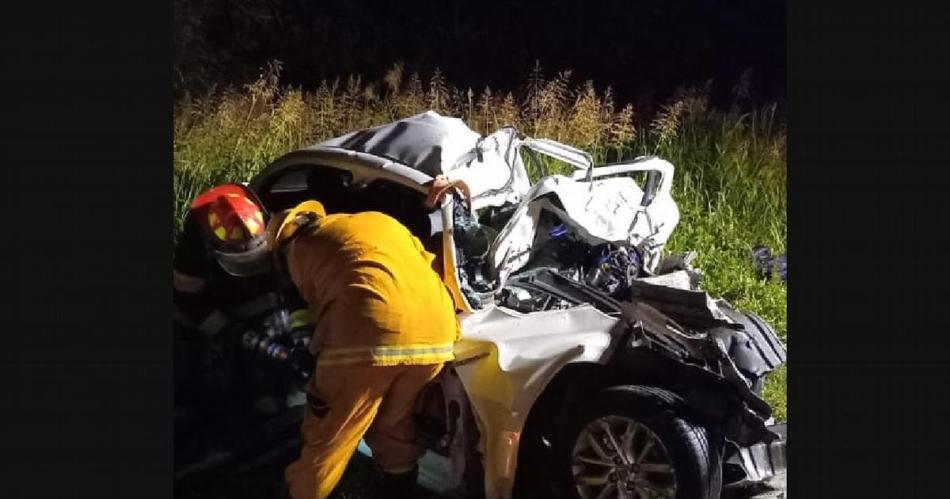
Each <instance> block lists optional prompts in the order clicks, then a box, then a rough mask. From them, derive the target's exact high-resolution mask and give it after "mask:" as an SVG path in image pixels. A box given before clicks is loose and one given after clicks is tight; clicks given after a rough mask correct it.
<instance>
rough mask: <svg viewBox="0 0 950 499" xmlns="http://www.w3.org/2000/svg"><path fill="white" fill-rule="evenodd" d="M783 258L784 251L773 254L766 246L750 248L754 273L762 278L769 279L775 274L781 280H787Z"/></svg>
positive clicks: (784, 255) (784, 257) (784, 256)
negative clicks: (777, 254)
mask: <svg viewBox="0 0 950 499" xmlns="http://www.w3.org/2000/svg"><path fill="white" fill-rule="evenodd" d="M785 260H786V254H785V253H782V254H781V255H779V256H773V255H772V250H770V249H769V248H768V247H766V246H756V247H754V248H752V265H753V266H755V272H756V274H758V276H759V277H760V278H762V279H771V278H772V276H773V275H776V276H778V278H779V279H780V280H781V281H782V282H788V281H787V280H786V273H785Z"/></svg>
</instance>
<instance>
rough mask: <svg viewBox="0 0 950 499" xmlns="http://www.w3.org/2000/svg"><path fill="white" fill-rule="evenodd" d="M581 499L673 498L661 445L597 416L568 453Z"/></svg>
mask: <svg viewBox="0 0 950 499" xmlns="http://www.w3.org/2000/svg"><path fill="white" fill-rule="evenodd" d="M571 469H572V472H573V475H574V485H575V487H576V488H577V493H578V494H579V495H580V497H581V498H582V499H674V498H675V497H676V473H675V471H676V470H675V468H674V467H673V463H672V461H671V460H670V457H669V453H668V452H667V450H666V446H664V445H663V442H662V441H661V440H660V438H659V437H658V436H657V435H656V434H655V433H653V431H651V430H650V429H649V428H648V427H647V426H646V425H644V424H642V423H640V422H638V421H636V420H634V419H633V418H629V417H627V416H614V415H611V416H603V417H600V418H597V419H595V420H593V421H591V422H590V423H588V424H587V426H585V427H584V429H583V430H581V432H580V435H578V437H577V440H576V441H575V443H574V449H573V451H572V453H571Z"/></svg>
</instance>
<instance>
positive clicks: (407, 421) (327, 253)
mask: <svg viewBox="0 0 950 499" xmlns="http://www.w3.org/2000/svg"><path fill="white" fill-rule="evenodd" d="M268 234H269V238H270V239H271V241H272V246H271V248H273V249H274V250H275V257H276V258H277V259H278V262H284V263H285V264H286V270H287V272H288V273H289V274H290V277H291V280H292V281H293V282H294V284H295V285H296V286H297V288H298V289H299V290H300V293H301V296H302V297H303V298H304V300H306V302H307V304H308V308H309V311H310V314H311V318H312V320H313V323H314V324H316V327H315V330H314V334H313V339H312V340H311V342H310V350H311V352H312V353H313V354H314V355H316V356H317V360H316V366H315V368H314V372H313V375H312V376H311V378H310V382H309V384H308V387H307V391H308V393H309V396H308V405H309V408H308V410H307V411H305V415H304V420H303V425H302V430H301V433H302V438H303V445H302V449H301V452H300V457H299V458H298V459H297V460H296V461H295V462H293V463H292V464H291V465H290V466H288V467H287V469H286V471H285V474H284V476H285V480H286V482H287V485H288V488H289V493H290V496H291V497H292V498H293V499H313V498H319V499H322V498H324V497H327V496H328V495H329V494H330V493H331V492H332V491H333V489H334V487H336V485H337V483H338V482H339V480H340V477H341V475H342V474H343V470H344V469H345V468H346V465H347V463H348V462H349V459H350V457H351V456H352V455H353V453H354V452H355V450H356V447H357V446H358V444H359V442H360V440H361V439H362V438H364V436H365V439H366V443H367V444H368V445H369V447H370V448H371V450H372V451H373V456H374V458H375V459H376V461H377V463H378V464H379V465H380V467H381V468H382V469H383V472H384V488H385V490H386V493H387V497H410V494H411V492H410V491H411V490H412V489H413V488H414V487H415V482H416V476H417V460H418V459H419V458H420V457H421V456H422V454H423V452H424V450H423V449H421V448H420V447H419V446H418V445H416V444H415V442H414V438H413V437H414V428H413V422H412V412H413V407H414V405H415V401H416V398H417V396H418V395H419V393H420V392H421V391H422V389H423V388H424V387H425V386H426V384H427V383H429V382H430V381H432V379H433V378H435V376H436V375H437V374H438V373H439V371H440V369H441V368H442V365H443V363H444V362H446V361H449V360H451V359H452V358H453V353H452V351H453V345H454V342H455V340H457V339H458V334H459V326H458V322H457V320H456V317H455V305H454V303H453V301H452V298H451V297H450V296H449V294H448V291H447V290H446V288H445V286H444V285H443V283H442V280H441V279H440V278H439V276H438V274H436V272H435V271H434V270H433V269H432V267H431V264H432V261H433V259H434V258H435V257H434V255H432V254H431V253H428V252H427V251H426V250H425V249H424V248H423V246H422V243H421V242H420V241H419V240H418V239H417V238H416V237H415V236H413V235H412V233H410V232H409V230H408V229H407V228H406V227H404V226H403V225H402V224H400V223H399V222H398V221H396V220H395V219H394V218H392V217H390V216H388V215H385V214H383V213H379V212H363V213H356V214H343V213H340V214H331V215H327V214H326V212H325V211H324V208H323V205H322V204H320V203H319V202H317V201H306V202H303V203H301V204H300V205H298V206H297V207H295V208H294V209H292V210H290V211H289V212H287V213H286V214H284V215H283V216H276V217H274V219H273V221H272V222H271V224H269V227H268Z"/></svg>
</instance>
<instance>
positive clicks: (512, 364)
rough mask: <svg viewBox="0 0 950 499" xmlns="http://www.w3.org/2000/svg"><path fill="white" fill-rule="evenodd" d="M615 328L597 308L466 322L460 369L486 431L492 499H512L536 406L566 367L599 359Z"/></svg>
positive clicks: (486, 313)
mask: <svg viewBox="0 0 950 499" xmlns="http://www.w3.org/2000/svg"><path fill="white" fill-rule="evenodd" d="M616 321H617V319H614V318H612V317H608V316H607V315H605V314H603V313H602V312H600V311H599V310H597V309H595V308H594V307H592V306H590V305H581V306H578V307H575V308H572V309H569V310H551V311H547V312H537V313H532V314H522V313H519V312H517V311H514V310H510V309H507V308H504V307H493V308H489V309H485V310H480V311H478V312H475V313H473V314H470V315H468V316H465V317H463V318H462V319H461V320H460V323H461V325H462V331H463V332H462V339H461V341H460V342H459V343H458V344H457V346H456V352H457V353H456V355H457V358H458V360H457V361H456V362H457V364H458V365H457V366H456V368H455V369H456V372H458V374H459V377H460V378H461V380H462V383H463V384H464V386H465V390H466V392H467V394H468V396H469V400H470V401H471V404H472V408H473V410H474V412H475V414H476V416H477V419H478V422H479V427H480V430H481V435H482V439H481V442H480V446H481V449H480V450H481V451H482V452H483V454H484V456H485V463H484V465H485V496H486V497H488V498H501V497H510V494H511V489H512V486H513V485H514V478H515V470H516V466H517V460H518V444H519V439H520V435H521V432H522V430H523V429H524V424H525V420H526V419H527V417H528V413H529V411H530V410H531V407H532V405H533V404H534V402H535V401H536V400H537V398H538V396H540V394H541V392H542V391H543V390H544V388H545V387H546V386H547V384H548V382H549V381H550V380H551V379H552V378H553V377H554V375H555V374H557V372H558V371H560V370H561V368H563V367H564V366H565V365H566V364H568V363H571V362H596V361H597V360H599V359H600V357H601V355H602V354H603V352H604V350H605V349H606V348H607V346H608V345H609V343H610V334H609V333H608V331H609V330H610V328H611V327H612V326H613V325H614V324H615V323H616ZM479 356H484V357H481V358H478V357H479ZM473 358H476V359H477V360H473V361H471V362H466V360H467V359H473Z"/></svg>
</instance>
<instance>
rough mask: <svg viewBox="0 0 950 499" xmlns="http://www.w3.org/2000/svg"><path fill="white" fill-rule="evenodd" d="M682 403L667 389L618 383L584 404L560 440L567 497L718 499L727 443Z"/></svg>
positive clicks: (569, 418) (565, 495) (594, 498)
mask: <svg viewBox="0 0 950 499" xmlns="http://www.w3.org/2000/svg"><path fill="white" fill-rule="evenodd" d="M676 400H677V399H676V396H675V395H673V394H672V393H670V392H667V391H665V390H660V389H656V388H651V387H643V386H618V387H613V388H608V389H605V390H602V391H601V392H599V393H598V394H597V395H595V396H594V397H593V398H592V399H591V400H589V401H588V402H586V403H584V404H582V405H581V406H580V407H579V409H578V410H577V411H575V413H574V414H572V415H571V416H570V417H568V421H567V422H566V427H565V428H564V430H565V431H564V433H563V434H562V435H563V438H562V439H559V440H560V441H561V442H563V445H562V447H563V448H562V449H560V451H559V454H560V456H561V459H560V461H561V464H562V466H561V474H562V477H563V478H564V479H563V480H561V482H562V487H563V489H567V493H566V494H564V497H571V498H574V499H578V498H579V499H605V498H618V499H659V498H665V499H718V498H719V495H720V493H721V491H722V459H721V450H720V449H721V444H719V443H718V441H717V439H715V438H711V436H710V433H709V432H707V430H706V429H705V428H703V427H702V426H699V425H697V424H695V423H693V422H690V421H689V420H688V419H686V418H684V417H683V414H681V413H680V411H678V410H677V404H676ZM563 489H562V490H563Z"/></svg>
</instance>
